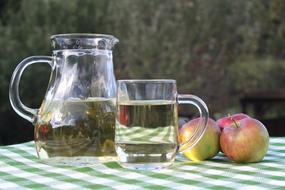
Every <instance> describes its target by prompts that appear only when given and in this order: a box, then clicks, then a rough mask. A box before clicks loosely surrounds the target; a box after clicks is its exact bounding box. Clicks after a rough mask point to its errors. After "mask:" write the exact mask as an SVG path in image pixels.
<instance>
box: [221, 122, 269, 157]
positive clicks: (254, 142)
mask: <svg viewBox="0 0 285 190" xmlns="http://www.w3.org/2000/svg"><path fill="white" fill-rule="evenodd" d="M233 121H234V123H233V124H232V125H230V126H227V127H225V128H224V130H223V131H222V133H221V137H220V145H221V148H222V150H223V152H224V154H225V155H226V156H227V157H228V158H229V159H231V160H232V161H235V162H238V163H246V162H259V161H261V160H262V159H263V157H264V156H265V154H266V152H267V150H268V144H269V135H268V132H267V130H266V128H265V126H264V125H263V124H262V123H261V122H260V121H258V120H256V119H253V118H245V119H242V120H240V121H239V122H235V120H233Z"/></svg>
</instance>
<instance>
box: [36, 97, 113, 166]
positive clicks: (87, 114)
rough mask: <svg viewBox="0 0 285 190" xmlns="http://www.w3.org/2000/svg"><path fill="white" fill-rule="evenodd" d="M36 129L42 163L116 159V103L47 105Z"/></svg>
mask: <svg viewBox="0 0 285 190" xmlns="http://www.w3.org/2000/svg"><path fill="white" fill-rule="evenodd" d="M39 113H40V114H39V120H38V122H37V124H36V126H35V143H36V148H37V152H38V154H39V157H40V158H41V159H47V158H49V161H53V159H52V158H54V160H55V161H58V159H60V158H61V159H63V161H64V160H66V161H68V159H67V158H71V157H74V158H72V159H76V158H78V159H79V157H81V158H82V156H83V157H91V156H92V157H94V156H95V157H97V158H102V159H110V158H115V156H116V153H115V147H114V136H115V100H114V99H107V98H88V99H86V100H80V99H68V100H65V101H50V102H47V101H46V102H44V104H43V107H42V108H41V109H40V112H39Z"/></svg>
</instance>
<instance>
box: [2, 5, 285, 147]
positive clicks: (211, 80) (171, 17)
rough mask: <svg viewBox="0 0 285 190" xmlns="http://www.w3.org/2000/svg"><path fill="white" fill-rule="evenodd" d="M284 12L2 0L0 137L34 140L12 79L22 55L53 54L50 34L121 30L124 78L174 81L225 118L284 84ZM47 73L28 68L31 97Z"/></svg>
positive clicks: (36, 102) (119, 66)
mask: <svg viewBox="0 0 285 190" xmlns="http://www.w3.org/2000/svg"><path fill="white" fill-rule="evenodd" d="M284 10H285V1H282V0H274V1H273V0H272V1H268V0H248V1H231V0H212V1H208V0H199V1H198V0H178V1H171V0H153V1H141V0H121V1H116V0H85V1H81V0H69V1H67V0H66V1H58V0H42V1H38V0H1V1H0V44H1V48H0V144H11V143H18V142H22V141H27V140H31V139H33V126H32V125H31V124H30V123H28V122H27V121H24V120H23V119H21V118H20V117H19V116H18V115H16V113H15V112H14V111H13V110H12V108H11V106H10V103H9V100H8V88H9V82H10V78H11V75H12V72H13V70H14V69H15V67H16V65H17V64H18V63H19V62H20V61H21V60H22V59H24V58H26V57H28V56H31V55H51V50H50V44H49V43H50V42H49V37H50V36H51V35H52V34H57V33H74V32H80V33H109V34H113V35H114V36H116V37H118V38H119V39H120V43H119V45H118V46H117V47H116V48H115V51H114V54H115V55H114V63H115V69H116V77H117V79H121V78H173V79H176V80H177V83H178V88H179V91H180V92H181V93H182V92H183V93H194V94H196V95H198V96H200V97H201V98H203V99H204V100H205V101H206V102H207V104H208V106H209V108H210V112H211V116H212V117H218V116H221V115H224V114H226V113H233V112H238V111H240V107H239V98H240V97H241V96H242V95H243V93H245V92H247V91H249V90H255V89H275V88H284V86H285V84H284V81H285V62H284V56H285V11H284ZM48 78H49V67H48V66H45V65H44V64H43V65H38V66H33V67H31V68H28V69H27V70H26V71H25V73H24V75H23V78H22V81H21V86H20V89H21V91H20V94H21V98H22V100H23V102H24V103H25V104H26V105H28V106H30V107H39V106H40V104H41V102H42V100H43V97H44V94H45V90H46V86H47V83H48ZM282 109H283V108H282ZM282 109H281V110H282ZM275 113H276V114H278V113H280V109H279V111H278V110H276V111H275V112H274V111H273V112H271V115H270V116H268V117H274V115H275Z"/></svg>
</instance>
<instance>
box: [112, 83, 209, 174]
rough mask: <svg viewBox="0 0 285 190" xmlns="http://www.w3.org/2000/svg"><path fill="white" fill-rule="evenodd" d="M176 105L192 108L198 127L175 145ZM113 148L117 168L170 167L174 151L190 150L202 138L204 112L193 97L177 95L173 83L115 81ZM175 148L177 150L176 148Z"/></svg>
mask: <svg viewBox="0 0 285 190" xmlns="http://www.w3.org/2000/svg"><path fill="white" fill-rule="evenodd" d="M178 104H192V105H194V106H196V107H197V108H198V110H199V112H200V118H201V119H200V124H199V126H198V127H197V128H196V129H195V131H194V132H193V135H192V137H191V138H190V139H188V140H187V141H186V142H184V143H179V142H178V133H179V132H178V110H177V108H178ZM116 109H117V113H116V128H115V148H116V152H117V155H118V159H119V162H120V164H121V165H122V166H123V167H126V168H131V169H160V168H165V167H168V166H170V165H171V164H172V163H173V162H174V160H175V156H176V153H177V151H179V152H184V151H186V150H189V149H191V148H192V147H193V146H194V145H195V144H196V143H197V142H198V141H199V140H200V138H201V137H202V135H203V133H204V131H205V129H206V125H207V121H208V116H209V114H208V108H207V106H206V104H205V103H204V102H203V101H202V100H201V99H200V98H198V97H197V96H194V95H180V94H177V88H176V81H175V80H163V79H161V80H118V81H117V106H116ZM178 147H179V148H178Z"/></svg>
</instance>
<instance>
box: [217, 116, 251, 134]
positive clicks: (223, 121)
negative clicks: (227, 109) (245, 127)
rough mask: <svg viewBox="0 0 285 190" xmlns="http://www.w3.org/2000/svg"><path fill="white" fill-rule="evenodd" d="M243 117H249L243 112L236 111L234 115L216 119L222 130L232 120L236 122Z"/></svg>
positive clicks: (230, 123)
mask: <svg viewBox="0 0 285 190" xmlns="http://www.w3.org/2000/svg"><path fill="white" fill-rule="evenodd" d="M244 118H250V117H249V116H248V115H246V114H244V113H237V114H234V115H229V116H227V117H223V118H221V119H218V120H217V124H218V125H219V127H220V129H221V131H223V129H224V128H225V127H226V126H230V125H232V124H233V123H234V122H233V120H235V121H236V122H239V121H240V120H242V119H244Z"/></svg>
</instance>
